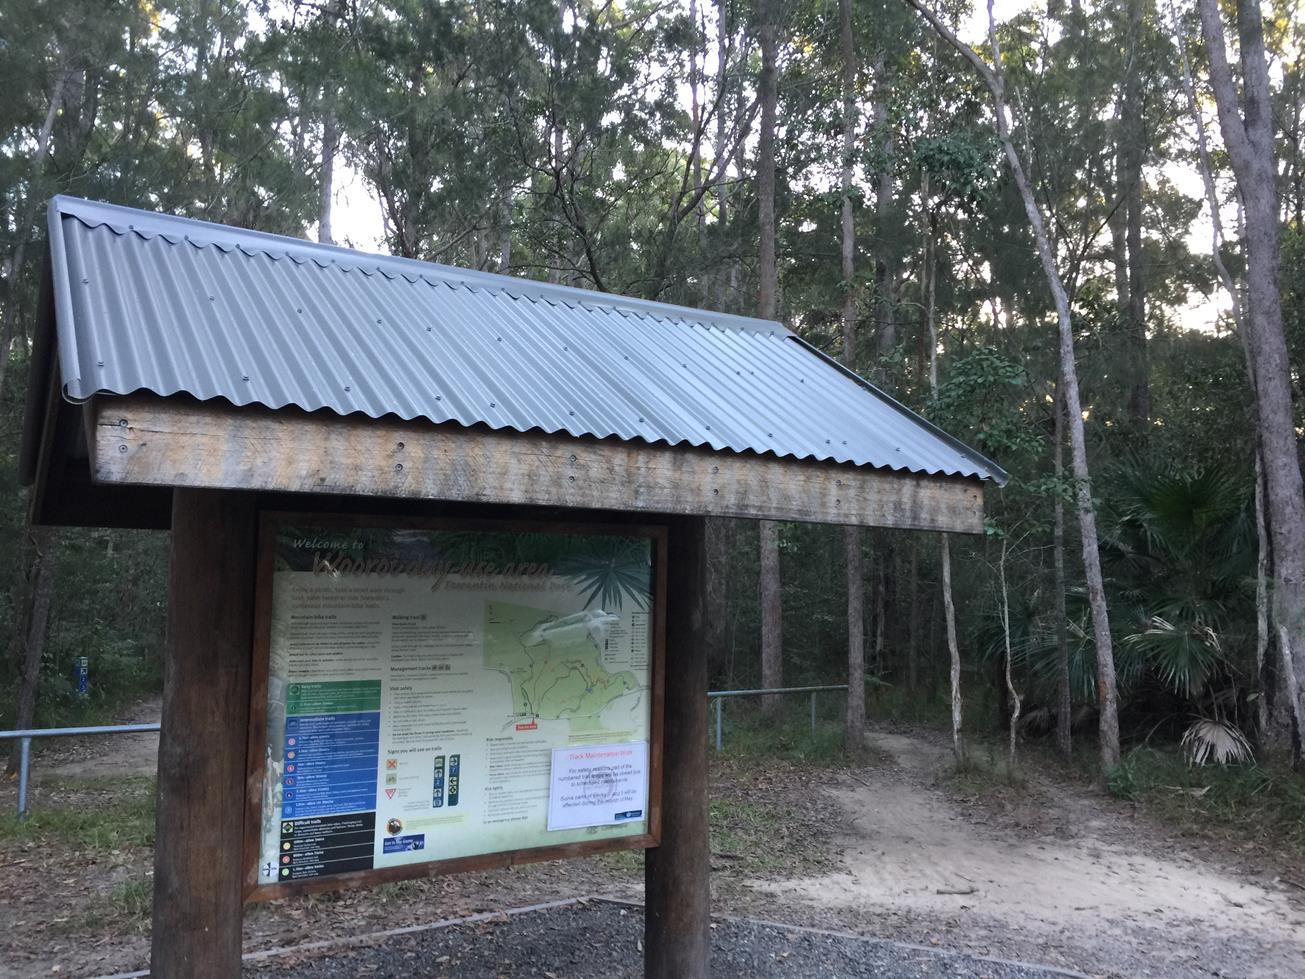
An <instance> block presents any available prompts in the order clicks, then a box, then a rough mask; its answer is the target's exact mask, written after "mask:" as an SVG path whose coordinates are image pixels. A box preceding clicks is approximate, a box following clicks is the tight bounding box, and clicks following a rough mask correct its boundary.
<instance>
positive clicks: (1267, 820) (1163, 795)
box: [1109, 747, 1305, 855]
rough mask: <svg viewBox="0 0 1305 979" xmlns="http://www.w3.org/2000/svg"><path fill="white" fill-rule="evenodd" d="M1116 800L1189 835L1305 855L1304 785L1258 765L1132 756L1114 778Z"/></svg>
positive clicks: (1171, 755) (1151, 752)
mask: <svg viewBox="0 0 1305 979" xmlns="http://www.w3.org/2000/svg"><path fill="white" fill-rule="evenodd" d="M1109 787H1110V791H1111V793H1112V794H1113V795H1115V796H1117V797H1118V798H1121V799H1127V800H1130V801H1132V802H1136V803H1139V804H1140V805H1142V806H1143V808H1144V809H1145V810H1146V811H1149V812H1152V813H1154V814H1155V815H1156V816H1158V817H1159V818H1161V819H1163V820H1164V821H1165V822H1166V823H1167V824H1169V825H1171V826H1174V827H1176V828H1177V829H1179V830H1180V831H1181V832H1183V833H1184V834H1185V835H1190V836H1195V837H1198V838H1200V837H1205V838H1218V839H1232V840H1234V841H1236V842H1237V843H1238V844H1239V845H1243V846H1245V845H1248V844H1260V845H1268V846H1286V847H1288V848H1290V849H1291V850H1292V851H1293V852H1294V853H1295V854H1297V855H1305V779H1303V778H1302V777H1301V776H1300V775H1299V774H1296V773H1293V772H1291V771H1287V770H1284V769H1280V768H1275V767H1268V766H1262V765H1256V764H1243V765H1227V766H1217V767H1204V768H1193V767H1192V766H1190V765H1189V764H1187V762H1186V761H1185V760H1184V759H1183V757H1182V756H1181V754H1180V753H1179V752H1177V751H1172V750H1160V749H1156V748H1148V747H1141V748H1136V749H1134V750H1133V751H1130V752H1129V753H1128V754H1127V755H1126V756H1125V757H1124V760H1123V761H1122V762H1121V763H1120V764H1119V765H1118V766H1117V767H1116V768H1115V769H1114V770H1113V771H1112V772H1111V773H1110V777H1109Z"/></svg>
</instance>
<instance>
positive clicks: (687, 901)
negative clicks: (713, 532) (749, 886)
mask: <svg viewBox="0 0 1305 979" xmlns="http://www.w3.org/2000/svg"><path fill="white" fill-rule="evenodd" d="M706 540H707V536H706V527H705V521H704V520H703V519H702V518H701V517H688V518H685V519H682V520H677V521H675V522H674V523H672V524H671V525H670V527H669V536H668V541H667V543H668V552H667V580H668V594H667V599H666V669H665V678H666V680H665V682H666V686H665V694H664V696H665V701H664V704H665V708H664V709H665V714H664V717H665V721H664V724H663V727H662V730H664V731H665V732H666V734H665V738H664V748H663V751H664V755H663V757H664V764H663V768H662V836H661V843H660V845H658V846H656V847H653V848H652V849H650V850H648V851H646V856H645V864H644V900H645V905H644V906H645V912H644V915H645V917H644V975H645V976H646V977H648V979H706V977H707V976H708V975H709V974H710V972H711V970H710V967H709V964H710V956H711V907H710V904H711V892H710V886H709V885H710V879H711V844H710V839H709V831H708V824H707V816H708V803H707V642H706V639H707V629H706V594H707V587H706V580H707V543H706Z"/></svg>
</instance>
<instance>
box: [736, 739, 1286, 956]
mask: <svg viewBox="0 0 1305 979" xmlns="http://www.w3.org/2000/svg"><path fill="white" fill-rule="evenodd" d="M871 743H872V745H873V746H874V747H875V748H878V749H879V750H880V751H882V752H884V753H886V754H887V755H889V756H890V757H891V758H892V759H894V761H895V762H896V765H886V766H877V767H875V768H872V769H867V770H862V771H860V772H858V773H856V774H855V775H854V776H851V777H848V778H846V779H844V780H843V783H842V784H841V785H838V786H836V787H833V788H831V789H830V791H831V792H832V793H833V795H834V796H835V798H836V799H837V800H838V801H839V803H840V804H841V805H842V806H843V808H844V809H845V811H846V812H847V815H848V819H849V827H848V829H847V831H846V832H845V833H844V835H843V838H842V840H841V844H842V848H843V851H844V860H843V867H842V868H841V869H839V870H838V871H837V872H835V873H832V874H829V875H828V876H825V877H821V878H816V879H808V880H791V881H767V882H757V883H756V885H755V886H756V887H757V888H758V889H760V890H762V891H763V892H765V893H768V894H771V895H774V896H775V897H776V898H779V899H781V900H783V901H785V903H790V902H793V901H797V902H800V903H803V904H808V905H810V906H812V907H816V908H821V909H824V910H826V911H828V912H829V913H831V914H832V915H833V916H834V917H836V918H837V920H839V921H841V922H844V923H845V924H847V925H853V924H855V923H857V922H865V923H870V922H876V921H878V922H882V921H883V920H884V919H885V917H887V918H888V919H890V920H891V919H896V920H898V921H899V922H900V923H901V927H900V928H898V929H894V930H895V931H897V933H899V934H900V933H901V931H902V930H903V929H905V930H907V931H908V932H910V931H914V930H917V929H919V928H921V927H927V926H928V924H929V923H930V922H935V923H939V924H941V925H942V926H943V927H945V929H946V932H947V936H948V939H949V940H951V941H955V940H956V939H960V940H961V942H962V943H963V944H964V945H966V946H967V947H971V948H973V947H981V948H992V947H996V948H1000V949H1004V950H1006V951H1008V952H1015V953H1018V954H1019V955H1020V957H1023V958H1036V959H1037V960H1038V961H1045V962H1051V963H1056V964H1061V965H1067V966H1072V967H1074V968H1078V969H1083V970H1084V971H1088V972H1094V973H1104V974H1119V975H1131V976H1140V975H1156V976H1174V977H1188V976H1191V977H1197V976H1243V977H1247V979H1270V977H1273V979H1277V977H1284V979H1285V977H1291V976H1305V912H1303V911H1302V908H1301V902H1300V901H1299V900H1295V899H1294V895H1293V892H1292V890H1291V888H1290V887H1289V886H1288V885H1286V884H1283V883H1281V882H1275V881H1274V880H1272V879H1267V880H1266V879H1257V878H1255V877H1253V876H1250V875H1248V874H1245V873H1238V872H1235V871H1231V870H1228V869H1223V868H1220V867H1218V866H1215V865H1214V864H1212V863H1211V862H1209V861H1207V860H1205V859H1202V858H1201V857H1200V856H1199V855H1196V854H1193V853H1190V852H1186V851H1185V850H1183V849H1182V848H1179V847H1177V846H1174V845H1172V844H1170V843H1168V842H1167V841H1165V840H1163V839H1160V838H1157V836H1156V834H1155V833H1154V832H1151V831H1148V830H1147V829H1146V828H1145V827H1143V826H1140V825H1139V824H1138V823H1137V821H1135V820H1134V819H1131V818H1129V817H1128V816H1126V815H1124V814H1121V813H1119V812H1117V811H1116V810H1115V808H1114V807H1112V806H1109V805H1107V804H1106V800H1102V799H1101V798H1100V797H1098V796H1095V795H1090V794H1087V793H1084V792H1083V791H1081V790H1076V789H1073V788H1066V787H1064V786H1056V787H1055V789H1054V791H1043V792H1040V793H1037V799H1036V806H1037V809H1038V811H1037V813H1036V814H1034V818H1032V819H1029V818H1020V817H1018V816H1017V817H1016V818H1015V819H1013V820H1009V821H1008V823H1015V824H1017V825H1006V826H1001V825H993V824H992V820H989V819H987V818H985V815H984V813H982V812H981V811H974V810H970V811H966V808H965V807H963V806H962V805H961V804H959V803H958V802H957V801H956V800H954V799H953V798H951V797H950V796H949V795H948V794H947V793H944V792H943V791H941V790H940V789H939V788H937V787H936V785H935V780H936V777H937V776H938V775H939V773H940V772H942V771H944V770H945V769H946V767H947V765H948V762H949V758H950V755H949V752H948V750H947V748H946V747H945V746H941V745H937V744H933V743H931V742H930V741H927V740H924V739H921V738H920V737H914V736H904V735H901V734H888V733H875V734H872V735H871ZM1034 789H1035V791H1036V786H1035V787H1034ZM999 822H1000V821H999ZM1020 823H1023V825H1018V824H1020ZM875 930H876V931H878V930H880V929H878V928H876V929H875ZM916 937H918V935H917V936H916Z"/></svg>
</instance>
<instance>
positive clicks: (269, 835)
mask: <svg viewBox="0 0 1305 979" xmlns="http://www.w3.org/2000/svg"><path fill="white" fill-rule="evenodd" d="M261 538H262V540H261V548H262V551H261V554H260V572H259V582H258V599H257V602H258V614H257V620H258V621H257V633H258V635H257V636H256V648H255V664H254V683H253V687H254V690H253V703H252V705H251V734H250V745H251V749H250V776H251V777H250V780H249V784H250V786H251V789H250V798H249V799H248V801H247V805H248V813H247V820H246V851H247V852H246V893H247V896H248V897H250V898H251V899H262V898H269V897H278V896H284V895H285V894H288V893H294V892H296V891H304V890H320V889H327V888H332V887H339V886H345V885H348V884H350V883H372V882H379V881H384V880H397V879H402V878H405V877H414V876H425V875H428V874H431V873H441V872H449V871H454V870H463V869H479V868H483V867H488V866H496V865H506V864H510V863H514V862H519V861H524V860H532V859H549V858H552V857H557V856H567V855H575V854H580V853H587V852H593V851H595V850H607V849H617V848H633V847H644V846H651V845H655V844H656V842H657V839H658V835H659V831H660V826H659V820H660V814H659V809H658V804H659V798H660V766H661V730H660V728H661V695H660V684H661V674H660V662H661V647H662V643H661V636H662V632H663V628H664V609H663V607H662V602H661V595H662V594H663V592H664V587H663V586H662V584H661V582H662V579H663V578H664V554H665V532H664V530H663V529H662V528H656V527H631V526H624V525H606V524H602V525H598V524H580V525H572V526H559V525H555V524H549V525H541V524H531V525H526V524H515V523H513V524H508V523H502V522H489V523H486V522H480V523H473V524H468V523H466V522H458V523H449V522H432V521H396V520H380V519H371V518H358V517H348V518H346V517H324V516H321V515H298V516H296V515H286V514H275V515H267V516H265V517H264V520H263V527H262V532H261Z"/></svg>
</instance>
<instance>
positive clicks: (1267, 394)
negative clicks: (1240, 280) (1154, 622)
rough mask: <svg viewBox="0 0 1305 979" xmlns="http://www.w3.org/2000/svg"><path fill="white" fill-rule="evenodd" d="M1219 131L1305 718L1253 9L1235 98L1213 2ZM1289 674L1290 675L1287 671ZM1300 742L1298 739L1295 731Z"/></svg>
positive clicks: (1261, 77)
mask: <svg viewBox="0 0 1305 979" xmlns="http://www.w3.org/2000/svg"><path fill="white" fill-rule="evenodd" d="M1198 9H1199V11H1200V17H1201V28H1202V32H1203V34H1204V35H1205V42H1206V49H1207V52H1208V56H1209V60H1210V83H1211V88H1212V89H1213V91H1214V96H1215V105H1216V108H1217V109H1218V114H1219V127H1220V130H1221V131H1222V133H1223V138H1224V145H1225V146H1226V147H1227V150H1228V155H1229V158H1230V160H1231V161H1232V166H1233V173H1234V175H1235V176H1236V178H1237V186H1238V188H1239V189H1240V191H1241V198H1242V202H1243V204H1244V206H1245V215H1246V234H1245V241H1246V297H1245V298H1246V305H1245V309H1244V315H1245V320H1246V329H1245V343H1246V348H1247V353H1248V355H1249V360H1250V363H1251V365H1252V374H1253V377H1254V390H1255V400H1256V407H1257V412H1258V417H1259V423H1260V445H1261V448H1262V454H1263V463H1264V474H1265V496H1266V499H1267V503H1268V513H1269V533H1270V538H1271V542H1272V548H1273V574H1274V588H1273V612H1274V621H1275V624H1276V625H1277V631H1278V635H1279V639H1280V641H1281V642H1282V645H1283V654H1284V672H1286V673H1287V674H1288V675H1289V676H1290V677H1291V678H1292V679H1293V681H1294V682H1292V686H1291V688H1290V689H1291V691H1292V698H1291V701H1292V706H1293V714H1294V715H1295V717H1296V718H1297V719H1298V720H1299V718H1300V717H1301V716H1302V715H1303V714H1305V687H1302V684H1305V492H1303V487H1302V481H1301V469H1300V461H1299V458H1298V456H1297V444H1296V431H1295V419H1294V414H1293V405H1292V392H1291V371H1290V361H1289V359H1288V356H1287V344H1286V338H1285V336H1284V333H1283V324H1282V300H1281V294H1280V293H1279V291H1278V275H1279V263H1280V259H1281V256H1280V253H1279V240H1278V235H1279V228H1278V209H1277V195H1276V192H1275V178H1276V172H1275V164H1274V129H1273V118H1272V104H1271V99H1270V88H1269V74H1268V68H1267V62H1266V56H1265V49H1264V27H1263V21H1262V19H1261V14H1260V4H1259V2H1258V0H1239V2H1238V4H1237V26H1238V34H1239V41H1240V44H1239V48H1240V54H1241V69H1242V86H1241V99H1240V100H1239V99H1238V97H1237V88H1236V86H1235V84H1234V82H1233V78H1232V72H1231V70H1230V67H1229V65H1228V60H1227V49H1226V42H1225V37H1224V27H1223V21H1222V19H1221V15H1220V12H1219V6H1218V3H1217V2H1216V0H1198ZM1288 666H1290V669H1289V670H1288V669H1287V667H1288ZM1297 736H1298V738H1299V736H1300V732H1299V727H1298V734H1297Z"/></svg>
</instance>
